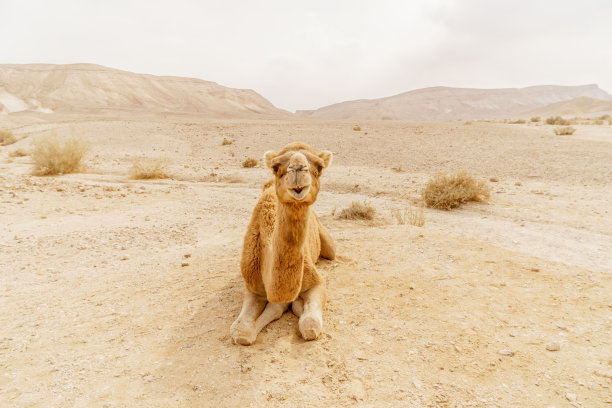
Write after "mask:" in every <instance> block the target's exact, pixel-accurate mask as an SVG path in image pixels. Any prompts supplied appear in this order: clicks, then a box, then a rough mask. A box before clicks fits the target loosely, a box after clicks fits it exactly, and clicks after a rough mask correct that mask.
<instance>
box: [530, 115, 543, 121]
mask: <svg viewBox="0 0 612 408" xmlns="http://www.w3.org/2000/svg"><path fill="white" fill-rule="evenodd" d="M540 120H541V119H540V117H539V116H534V117H533V118H531V119H529V121H530V122H539V121H540Z"/></svg>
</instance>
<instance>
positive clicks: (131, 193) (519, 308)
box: [0, 114, 612, 407]
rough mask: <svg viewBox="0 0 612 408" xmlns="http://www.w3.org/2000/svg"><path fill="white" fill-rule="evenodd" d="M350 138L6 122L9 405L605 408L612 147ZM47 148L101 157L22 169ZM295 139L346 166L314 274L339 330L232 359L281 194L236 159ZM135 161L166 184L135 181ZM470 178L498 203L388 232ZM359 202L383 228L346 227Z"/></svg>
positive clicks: (0, 188)
mask: <svg viewBox="0 0 612 408" xmlns="http://www.w3.org/2000/svg"><path fill="white" fill-rule="evenodd" d="M353 125H354V123H352V122H351V123H349V122H332V121H307V120H303V121H255V120H253V121H244V120H222V121H213V120H202V119H198V118H194V117H179V116H165V117H164V116H149V117H145V116H142V117H129V118H128V117H116V118H110V117H107V118H97V117H89V118H88V117H76V116H58V115H30V114H23V115H9V116H2V117H0V128H5V129H13V131H14V132H15V134H16V135H18V136H19V137H23V140H20V141H19V142H17V143H16V144H14V145H11V146H5V147H0V170H1V171H0V225H2V234H1V235H0V271H1V274H0V406H2V407H4V406H6V407H72V406H77V407H125V406H141V407H190V406H193V407H203V406H216V407H220V406H222V407H312V406H334V407H335V406H340V407H341V406H364V407H553V406H554V407H570V406H575V407H610V406H612V341H611V340H610V339H611V337H612V329H611V326H612V280H611V277H612V275H611V272H612V256H610V254H611V253H612V216H611V215H610V212H611V211H612V207H611V205H610V203H612V189H611V188H610V187H611V186H612V127H611V126H583V127H580V126H578V131H577V132H576V134H575V135H574V136H570V137H568V136H564V137H561V136H555V135H554V134H553V132H552V127H549V126H541V127H535V126H526V125H502V124H493V123H483V122H474V123H473V124H472V125H464V124H463V123H462V122H446V123H414V122H392V121H383V122H364V123H360V125H361V127H362V131H361V132H356V131H353V130H352V127H353ZM49 132H55V133H58V134H59V135H66V136H70V135H75V136H78V137H81V138H83V139H85V140H87V141H88V142H89V143H90V145H91V152H90V154H89V155H88V156H87V159H86V164H87V166H88V170H87V171H86V172H84V173H81V174H73V175H66V176H61V177H35V176H32V175H30V171H31V164H30V158H29V157H28V156H26V157H21V158H9V156H8V154H9V153H10V152H11V151H13V150H16V149H17V148H24V149H27V148H28V147H29V145H30V143H31V140H33V139H34V138H36V137H37V136H39V135H41V134H45V133H49ZM223 138H229V139H231V140H233V144H231V145H227V146H222V145H221V142H222V140H223ZM294 140H302V141H305V142H307V143H310V144H311V145H313V146H314V147H315V148H316V149H329V150H332V151H333V152H334V153H335V158H334V164H333V166H332V168H330V169H329V171H328V172H326V173H325V174H324V176H323V178H322V193H321V195H320V196H319V201H318V202H317V203H316V204H315V208H316V211H317V213H318V214H319V215H320V216H321V220H322V222H323V223H324V224H325V225H326V226H327V227H328V229H329V230H330V231H331V233H332V235H333V237H334V239H335V240H336V244H337V248H338V254H339V256H338V258H337V259H336V260H335V261H321V262H320V263H319V268H320V269H321V270H322V271H323V273H324V274H325V276H326V277H327V279H328V298H329V300H328V304H327V306H326V309H325V312H324V324H325V326H324V334H323V335H322V336H321V338H320V339H319V340H317V341H313V342H304V341H303V340H302V339H301V338H300V336H299V333H298V330H297V319H296V317H295V316H293V315H292V314H285V315H284V316H283V317H282V318H281V319H280V320H278V321H276V322H274V323H272V324H270V325H269V326H268V327H267V328H266V329H264V331H263V332H262V333H261V334H260V336H259V337H258V340H257V342H256V343H255V344H254V345H253V346H251V347H243V346H237V345H233V344H232V342H231V339H230V337H229V335H228V331H229V327H230V325H231V323H232V322H233V320H234V319H235V318H236V316H237V315H238V312H239V309H240V304H241V298H242V290H243V289H242V288H243V286H242V281H241V277H240V274H239V268H238V266H239V254H240V250H241V245H242V236H243V234H244V232H245V230H246V227H247V223H248V220H249V218H250V213H251V210H252V208H253V206H254V204H255V202H256V201H257V198H258V196H259V193H260V188H261V185H262V183H263V182H264V181H266V180H267V179H268V177H269V174H268V171H267V170H266V169H264V168H262V167H261V165H260V166H258V167H256V168H253V169H244V168H242V166H241V162H242V161H243V160H244V159H245V158H247V157H255V158H260V157H261V156H262V155H263V153H264V151H266V150H268V149H280V148H281V147H282V146H283V145H284V144H286V143H288V142H290V141H294ZM139 156H146V157H160V158H164V159H166V160H168V162H169V163H170V164H169V171H170V173H171V175H172V179H169V180H154V181H137V180H130V179H129V178H128V177H127V171H128V169H129V167H130V164H131V160H132V159H133V158H134V157H139ZM459 169H464V170H467V171H469V172H471V173H473V174H475V175H477V176H480V177H484V178H487V179H489V178H496V179H497V180H498V181H496V182H490V184H491V186H492V188H493V193H492V197H491V199H490V201H489V202H488V203H482V204H470V205H467V206H465V207H462V208H461V209H458V210H455V211H452V212H444V211H437V210H431V209H426V210H425V217H426V224H425V226H424V227H416V226H411V225H400V224H398V223H397V221H396V220H395V219H394V218H393V217H392V215H391V211H392V210H393V209H404V208H408V207H409V206H410V205H414V204H415V203H416V202H417V201H418V199H419V195H420V190H421V189H422V188H423V187H424V185H425V184H426V182H427V180H428V179H429V178H430V177H431V176H432V175H434V174H436V173H437V172H439V171H454V170H459ZM364 200H366V201H367V202H368V203H369V204H371V205H373V206H374V207H376V209H377V212H378V216H377V219H376V220H375V221H374V222H363V221H344V220H339V219H337V218H335V217H334V216H332V215H331V214H332V212H333V210H334V209H336V210H339V209H341V208H344V207H347V206H348V205H349V204H350V203H351V202H352V201H364ZM553 343H556V344H557V345H558V346H559V350H558V351H549V350H547V347H548V348H551V346H552V345H553Z"/></svg>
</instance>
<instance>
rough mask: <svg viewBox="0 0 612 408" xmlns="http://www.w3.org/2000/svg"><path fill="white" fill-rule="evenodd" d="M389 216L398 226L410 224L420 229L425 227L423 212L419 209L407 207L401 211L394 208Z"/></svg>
mask: <svg viewBox="0 0 612 408" xmlns="http://www.w3.org/2000/svg"><path fill="white" fill-rule="evenodd" d="M391 214H392V215H393V216H394V217H395V219H396V220H397V223H398V224H400V225H405V224H410V225H414V226H415V227H422V226H423V225H425V212H424V211H423V208H421V207H417V208H414V207H412V206H409V207H407V208H404V209H403V210H399V209H397V208H395V209H393V210H391Z"/></svg>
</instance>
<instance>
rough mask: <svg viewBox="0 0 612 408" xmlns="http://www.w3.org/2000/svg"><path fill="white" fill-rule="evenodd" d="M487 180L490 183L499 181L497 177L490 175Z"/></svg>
mask: <svg viewBox="0 0 612 408" xmlns="http://www.w3.org/2000/svg"><path fill="white" fill-rule="evenodd" d="M489 181H490V182H491V183H497V182H498V181H499V179H498V178H497V177H491V178H490V179H489Z"/></svg>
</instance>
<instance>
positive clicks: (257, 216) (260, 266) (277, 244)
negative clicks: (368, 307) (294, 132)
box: [230, 142, 336, 345]
mask: <svg viewBox="0 0 612 408" xmlns="http://www.w3.org/2000/svg"><path fill="white" fill-rule="evenodd" d="M331 161H332V154H331V152H328V151H322V152H321V153H318V154H317V153H316V152H315V151H314V150H313V149H312V148H311V147H310V146H308V145H306V144H304V143H299V142H296V143H291V144H288V145H287V146H285V147H284V148H283V150H281V151H280V153H276V152H273V151H269V152H266V154H265V162H266V166H267V167H268V168H270V169H271V170H272V171H273V172H274V179H272V180H270V181H268V182H267V183H266V184H265V185H264V187H263V193H262V195H261V198H260V199H259V202H258V203H257V205H256V206H255V210H254V211H253V216H252V218H251V223H250V224H249V228H248V230H247V233H246V236H245V237H244V246H243V250H242V261H241V262H240V269H241V272H242V277H243V278H244V283H245V285H246V293H245V296H244V301H243V303H242V311H241V312H240V315H239V316H238V318H237V319H236V321H235V322H234V323H233V324H232V327H231V329H230V333H231V336H232V338H233V340H234V342H235V343H238V344H243V345H250V344H253V342H255V339H256V338H257V335H258V334H259V332H260V331H261V329H263V328H264V327H265V326H266V325H267V324H268V323H270V322H272V321H274V320H276V319H278V318H280V317H281V316H282V314H283V313H284V312H285V311H286V310H287V309H288V307H289V305H291V310H292V311H293V313H294V314H295V315H296V316H298V317H299V318H300V321H299V329H300V333H301V334H302V337H304V339H306V340H314V339H316V338H317V337H318V336H319V334H320V333H321V329H322V328H323V317H322V311H323V305H324V303H325V280H324V279H323V277H322V276H321V275H320V274H319V272H318V271H317V269H316V268H315V262H316V261H317V260H318V259H319V256H322V257H324V258H327V259H334V257H335V253H336V250H335V247H334V242H333V240H332V238H331V236H330V235H329V233H328V232H327V230H326V229H325V228H323V226H322V225H321V223H320V222H319V219H318V218H317V216H316V214H315V213H314V211H312V210H311V209H310V206H311V205H312V204H314V202H315V201H316V200H317V195H318V194H319V177H320V176H321V172H322V171H323V169H325V168H326V167H328V166H329V165H330V164H331Z"/></svg>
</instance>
